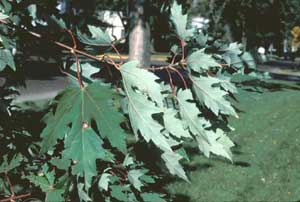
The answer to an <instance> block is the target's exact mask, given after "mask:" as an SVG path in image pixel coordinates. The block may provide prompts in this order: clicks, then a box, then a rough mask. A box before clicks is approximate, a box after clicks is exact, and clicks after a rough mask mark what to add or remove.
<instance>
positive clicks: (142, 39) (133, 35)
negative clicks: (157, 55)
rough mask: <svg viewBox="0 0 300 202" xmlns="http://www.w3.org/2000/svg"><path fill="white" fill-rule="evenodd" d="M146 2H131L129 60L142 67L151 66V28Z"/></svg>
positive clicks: (136, 0) (135, 0)
mask: <svg viewBox="0 0 300 202" xmlns="http://www.w3.org/2000/svg"><path fill="white" fill-rule="evenodd" d="M145 2H146V0H130V4H129V5H130V16H129V17H130V33H129V59H130V60H138V61H139V62H140V64H141V65H142V66H149V65H150V64H151V61H150V59H151V42H150V27H149V22H148V19H147V15H146V14H145Z"/></svg>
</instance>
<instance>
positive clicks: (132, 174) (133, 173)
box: [128, 169, 144, 191]
mask: <svg viewBox="0 0 300 202" xmlns="http://www.w3.org/2000/svg"><path fill="white" fill-rule="evenodd" d="M143 175H144V172H143V171H142V170H141V169H138V170H130V171H129V172H128V180H129V182H130V183H131V184H132V185H133V186H134V187H135V188H136V189H137V190H139V191H141V187H142V186H143V183H142V182H141V180H140V179H139V178H140V177H141V176H143Z"/></svg>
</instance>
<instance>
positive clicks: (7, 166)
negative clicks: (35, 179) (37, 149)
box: [0, 154, 23, 173]
mask: <svg viewBox="0 0 300 202" xmlns="http://www.w3.org/2000/svg"><path fill="white" fill-rule="evenodd" d="M22 160H23V158H22V156H21V155H20V154H16V155H15V156H14V157H13V158H12V159H11V160H10V162H8V159H7V155H4V156H3V163H2V164H1V165H0V173H5V172H8V171H10V170H12V169H14V168H16V167H18V166H19V165H20V164H21V161H22Z"/></svg>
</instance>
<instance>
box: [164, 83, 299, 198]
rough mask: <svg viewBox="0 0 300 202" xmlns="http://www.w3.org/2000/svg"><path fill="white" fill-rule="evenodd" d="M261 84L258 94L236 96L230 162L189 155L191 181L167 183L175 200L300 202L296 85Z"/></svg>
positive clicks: (246, 93)
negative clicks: (231, 160) (260, 91)
mask: <svg viewBox="0 0 300 202" xmlns="http://www.w3.org/2000/svg"><path fill="white" fill-rule="evenodd" d="M264 86H265V87H266V88H265V89H264V90H263V91H264V92H263V93H258V92H247V91H245V90H240V94H239V95H238V96H237V98H238V100H239V103H238V104H237V105H236V106H237V107H238V108H239V109H240V110H242V112H241V113H240V119H239V120H232V121H231V125H232V126H233V127H235V128H236V131H235V132H232V134H231V135H230V136H231V137H232V139H233V140H234V141H235V142H236V143H237V145H238V146H237V147H236V148H234V163H233V164H231V163H230V162H227V161H224V160H222V159H220V158H216V157H214V158H213V159H206V158H204V157H203V156H201V155H197V154H196V155H194V156H193V157H192V160H191V163H190V164H189V165H188V166H187V168H190V171H189V177H190V180H191V184H188V183H185V182H183V181H179V180H178V181H175V182H172V183H170V184H169V185H168V190H169V191H171V192H172V193H173V194H177V196H178V197H177V198H178V199H177V201H180V202H181V201H182V202H188V201H191V202H201V201H205V202H209V201H300V90H296V89H291V86H286V85H285V83H283V82H282V83H281V84H276V85H274V84H271V85H270V84H264ZM292 88H293V87H292ZM250 90H254V89H253V88H251V89H250Z"/></svg>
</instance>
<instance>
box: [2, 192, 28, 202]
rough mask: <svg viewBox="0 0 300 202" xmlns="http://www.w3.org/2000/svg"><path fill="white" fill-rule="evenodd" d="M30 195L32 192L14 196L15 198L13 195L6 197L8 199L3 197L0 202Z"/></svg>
mask: <svg viewBox="0 0 300 202" xmlns="http://www.w3.org/2000/svg"><path fill="white" fill-rule="evenodd" d="M28 196H31V193H27V194H22V195H18V196H14V197H13V199H12V198H11V197H10V198H6V199H1V200H0V202H6V201H12V200H14V199H21V198H25V197H28Z"/></svg>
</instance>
